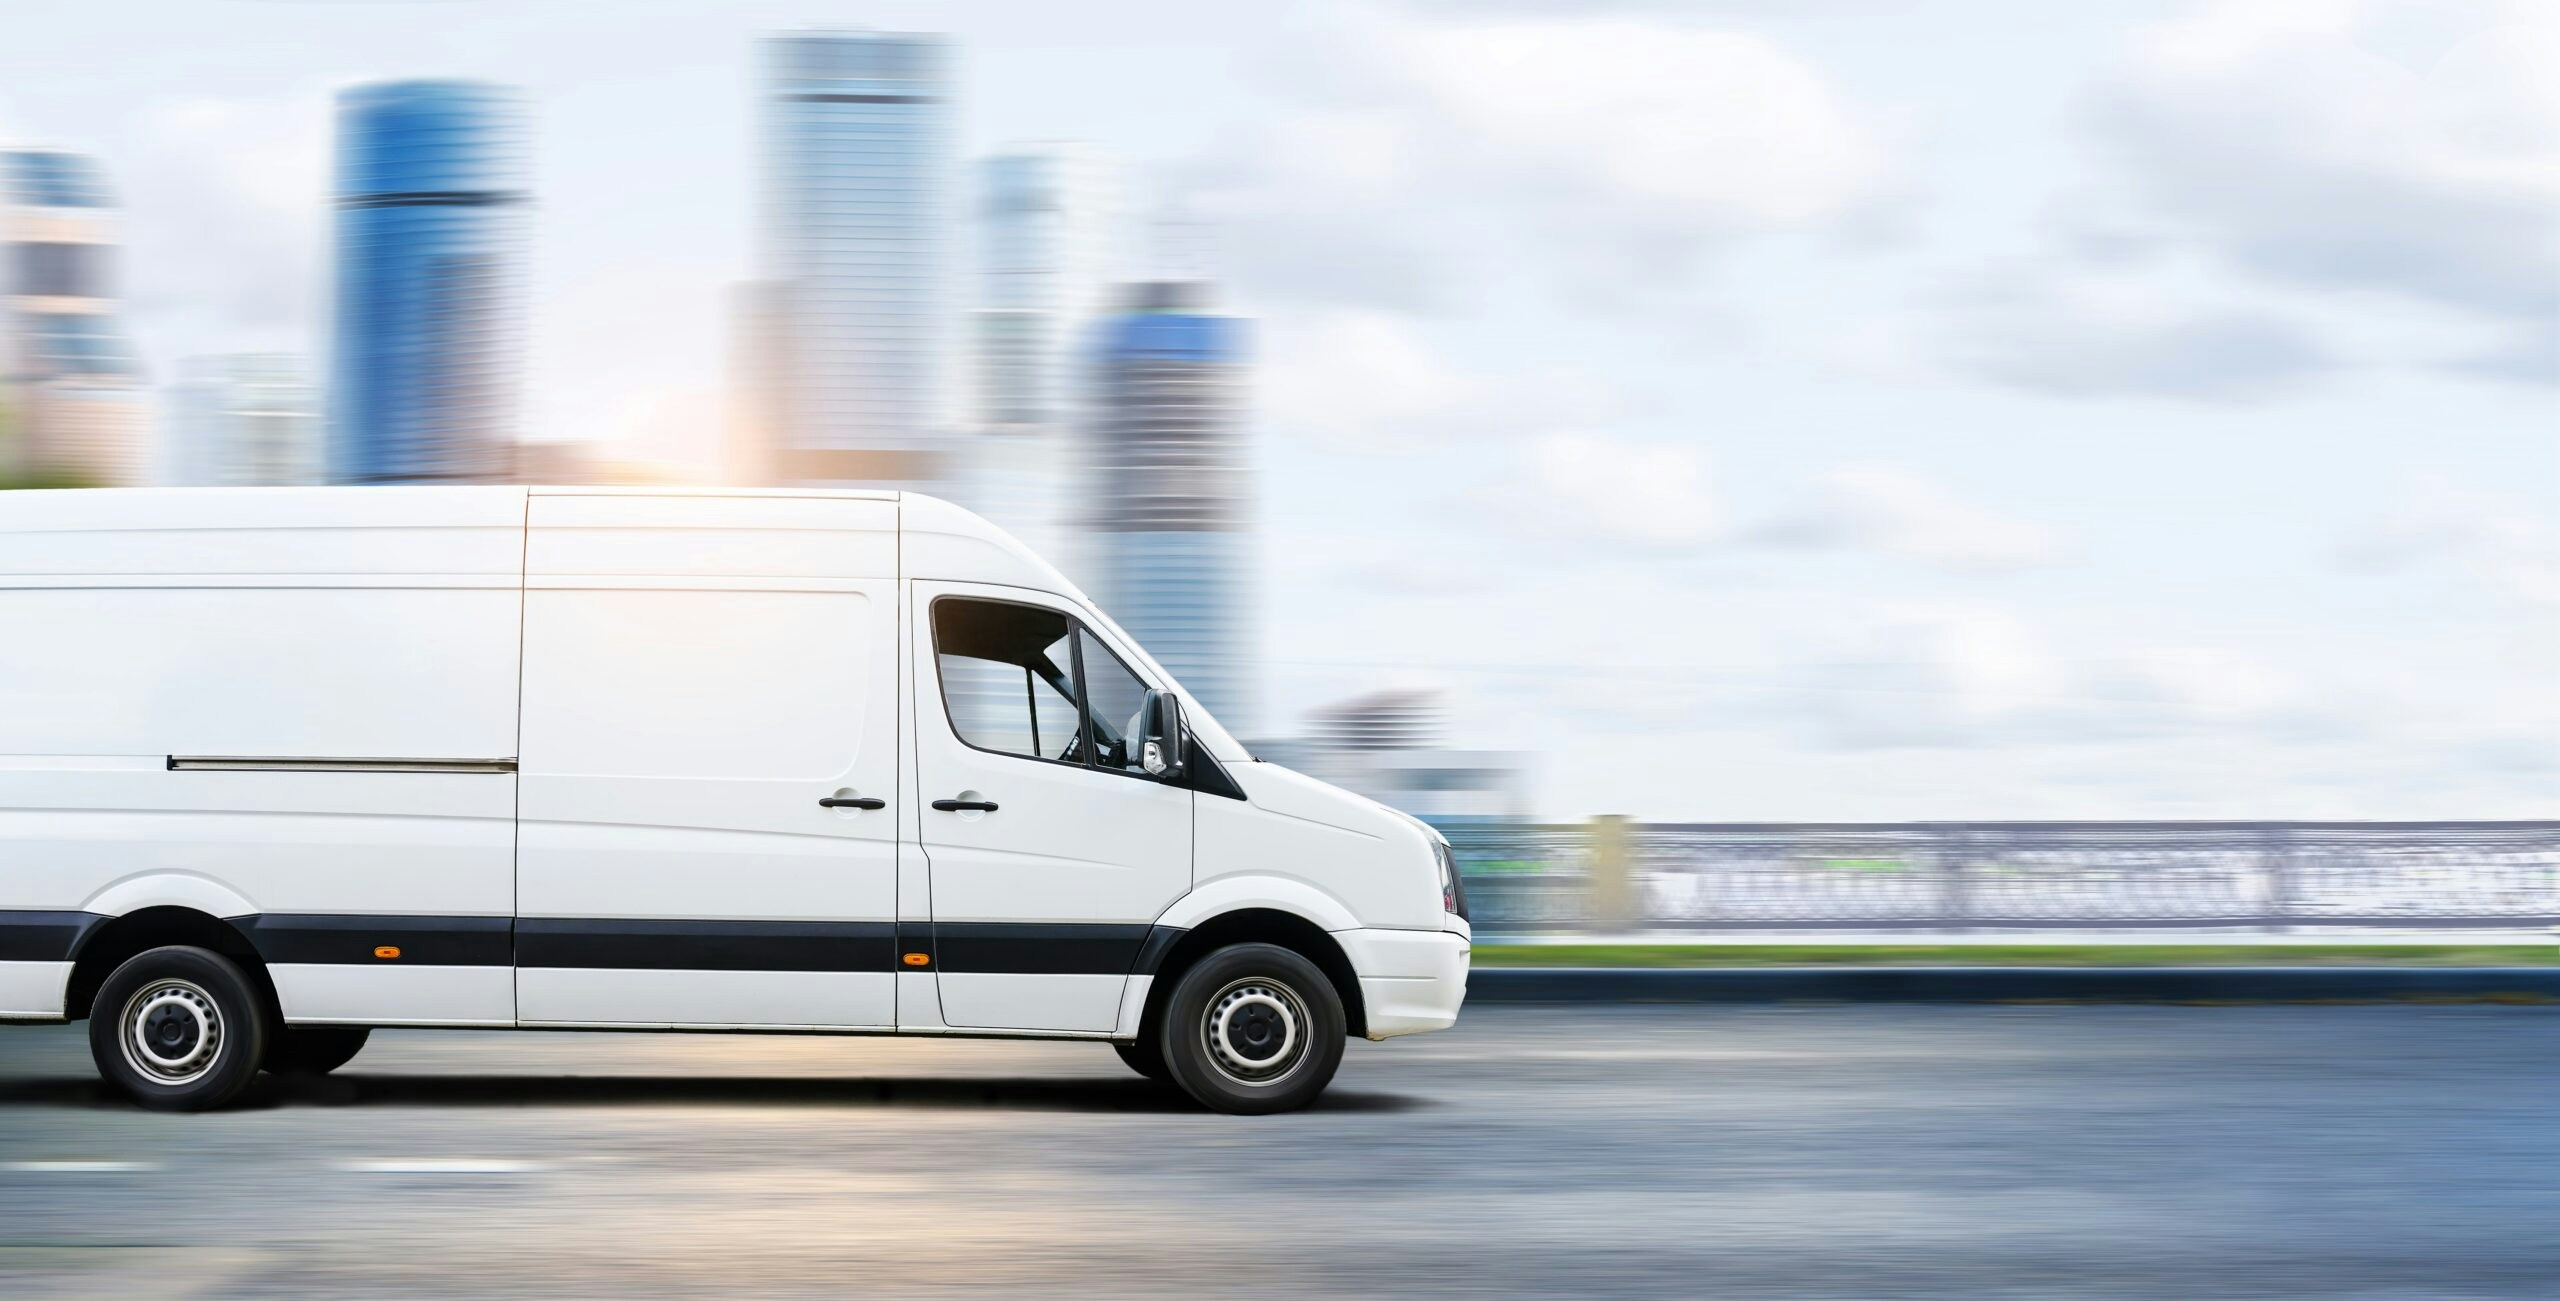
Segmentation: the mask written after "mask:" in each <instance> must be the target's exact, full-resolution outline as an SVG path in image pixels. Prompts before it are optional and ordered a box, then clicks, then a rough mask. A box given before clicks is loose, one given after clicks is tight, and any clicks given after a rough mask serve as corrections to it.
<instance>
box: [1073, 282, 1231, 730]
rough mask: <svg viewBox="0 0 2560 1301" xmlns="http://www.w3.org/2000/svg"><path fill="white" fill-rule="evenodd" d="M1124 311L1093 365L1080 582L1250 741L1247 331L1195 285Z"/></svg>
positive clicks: (1131, 302)
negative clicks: (1084, 557)
mask: <svg viewBox="0 0 2560 1301" xmlns="http://www.w3.org/2000/svg"><path fill="white" fill-rule="evenodd" d="M1124 302H1125V304H1126V306H1125V310H1123V311H1122V312H1120V313H1119V314H1118V315H1115V316H1113V317H1111V318H1109V319H1108V320H1106V321H1105V322H1104V323H1103V324H1102V326H1101V330H1100V338H1099V340H1098V342H1097V345H1096V347H1095V350H1094V352H1093V354H1092V357H1093V365H1094V368H1095V369H1094V379H1093V384H1094V388H1093V409H1092V413H1091V421H1092V426H1091V429H1090V432H1089V435H1088V438H1087V446H1088V449H1089V451H1090V456H1089V459H1088V463H1087V465H1086V468H1085V472H1084V476H1083V480H1084V491H1083V492H1082V493H1081V494H1080V503H1081V509H1082V510H1083V511H1084V512H1086V513H1084V514H1083V515H1081V516H1080V522H1081V523H1082V525H1083V527H1084V530H1085V532H1086V538H1085V546H1086V549H1087V552H1088V557H1089V558H1088V562H1087V564H1086V566H1085V569H1086V572H1085V573H1084V574H1082V575H1079V577H1081V578H1083V579H1084V580H1085V584H1086V586H1087V588H1088V590H1090V591H1091V592H1092V594H1093V596H1094V599H1095V600H1097V601H1099V602H1100V603H1101V605H1102V608H1103V610H1104V611H1106V612H1107V613H1109V614H1110V615H1111V617H1112V618H1113V619H1115V620H1117V621H1118V622H1119V623H1120V625H1121V626H1122V627H1125V628H1127V629H1128V630H1129V632H1130V634H1131V635H1133V636H1135V637H1136V638H1137V639H1138V643H1139V644H1140V645H1142V646H1144V647H1146V648H1147V650H1148V653H1150V654H1152V655H1154V656H1155V657H1156V659H1157V660H1158V661H1160V662H1161V663H1163V665H1164V666H1165V667H1166V668H1167V669H1169V670H1171V671H1172V673H1173V675H1174V676H1175V677H1176V678H1178V679H1180V680H1181V682H1182V684H1183V686H1185V687H1187V688H1189V689H1190V690H1191V692H1192V694H1193V695H1195V696H1197V697H1199V699H1200V702H1201V703H1202V704H1204V705H1206V706H1208V708H1209V712H1211V713H1213V714H1215V715H1217V717H1218V721H1219V722H1221V723H1223V724H1225V725H1226V727H1227V730H1229V731H1230V732H1234V733H1237V734H1240V735H1241V734H1249V733H1250V732H1251V731H1252V729H1253V726H1254V723H1255V720H1256V715H1255V709H1256V706H1257V704H1258V701H1257V696H1258V688H1259V686H1260V683H1261V668H1262V665H1261V655H1260V643H1259V638H1258V636H1257V631H1258V630H1257V629H1256V627H1255V618H1254V613H1255V603H1256V597H1257V593H1256V591H1255V589H1254V583H1253V561H1254V558H1253V556H1252V554H1251V549H1250V548H1251V543H1252V532H1251V529H1252V524H1253V500H1252V497H1253V493H1252V478H1251V476H1252V469H1251V466H1250V465H1249V464H1248V458H1247V449H1246V446H1245V430H1246V425H1245V405H1244V399H1245V391H1244V379H1245V323H1244V322H1243V321H1241V320H1239V319H1237V318H1235V317H1232V316H1223V315H1219V314H1217V313H1215V312H1213V311H1212V310H1210V291H1209V286H1208V285H1207V284H1206V283H1205V282H1202V281H1151V282H1147V283H1143V284H1136V285H1131V286H1128V287H1127V288H1126V290H1125V294H1124Z"/></svg>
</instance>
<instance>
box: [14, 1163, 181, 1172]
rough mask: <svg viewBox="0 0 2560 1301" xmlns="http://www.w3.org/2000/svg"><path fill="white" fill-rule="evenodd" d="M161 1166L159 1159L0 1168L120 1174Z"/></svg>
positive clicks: (22, 1170)
mask: <svg viewBox="0 0 2560 1301" xmlns="http://www.w3.org/2000/svg"><path fill="white" fill-rule="evenodd" d="M159 1168H160V1163H159V1162H157V1161H10V1162H7V1163H5V1164H0V1170H13V1171H18V1172H21V1173H25V1174H63V1175H120V1174H133V1173H137V1172H139V1171H144V1170H157V1169H159Z"/></svg>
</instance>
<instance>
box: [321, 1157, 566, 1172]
mask: <svg viewBox="0 0 2560 1301" xmlns="http://www.w3.org/2000/svg"><path fill="white" fill-rule="evenodd" d="M337 1164H338V1168H339V1169H341V1170H346V1171H351V1172H353V1173H355V1174H360V1175H526V1174H537V1173H540V1172H541V1171H543V1170H546V1169H548V1168H549V1167H547V1166H545V1165H543V1164H542V1163H541V1162H539V1161H469V1160H451V1159H439V1158H421V1159H416V1160H405V1161H340V1162H338V1163H337Z"/></svg>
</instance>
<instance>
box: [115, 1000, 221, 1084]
mask: <svg viewBox="0 0 2560 1301" xmlns="http://www.w3.org/2000/svg"><path fill="white" fill-rule="evenodd" d="M123 1022H124V1034H123V1035H122V1039H123V1042H124V1059H125V1062H126V1063H127V1064H128V1065H130V1066H132V1067H133V1069H134V1070H136V1071H138V1072H140V1073H141V1074H142V1076H143V1077H144V1078H146V1079H149V1080H153V1081H156V1082H158V1083H162V1084H186V1083H189V1082H190V1081H193V1080H196V1079H198V1078H200V1077H202V1076H203V1075H204V1073H205V1072H207V1071H209V1070H212V1069H213V1064H214V1062H215V1061H217V1060H218V1059H220V1057H221V1055H222V1012H221V1010H220V1009H219V1008H216V1007H215V1006H214V1002H213V996H212V995H210V994H207V993H206V992H205V991H204V990H203V988H202V987H200V986H198V985H196V984H195V983H194V982H192V981H185V980H162V981H156V982H154V983H152V984H149V985H145V986H143V987H142V989H141V990H139V991H138V992H136V993H135V994H134V996H133V997H132V998H130V999H128V1000H126V1002H125V1012H124V1017H123Z"/></svg>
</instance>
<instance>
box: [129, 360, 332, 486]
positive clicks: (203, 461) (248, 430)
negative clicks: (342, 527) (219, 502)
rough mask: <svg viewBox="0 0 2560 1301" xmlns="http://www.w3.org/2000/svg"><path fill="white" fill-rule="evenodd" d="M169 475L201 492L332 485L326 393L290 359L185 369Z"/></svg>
mask: <svg viewBox="0 0 2560 1301" xmlns="http://www.w3.org/2000/svg"><path fill="white" fill-rule="evenodd" d="M168 416H169V426H168V432H169V436H168V439H167V442H166V447H165V456H166V472H167V477H168V478H169V479H170V480H171V481H172V482H175V483H179V484H185V485H189V486H195V487H282V486H291V485H301V484H315V483H324V482H327V476H328V449H327V446H326V444H325V442H324V441H323V439H322V437H321V429H320V403H319V395H318V393H317V392H316V391H315V390H314V389H313V387H312V384H311V372H310V368H309V367H308V366H307V365H306V364H305V363H304V361H303V359H302V358H300V357H297V356H294V355H292V354H290V353H270V352H253V353H233V354H229V355H224V356H213V357H189V358H187V359H186V360H184V361H182V362H179V363H178V382H177V384H176V385H174V386H173V387H172V388H171V389H170V391H169V406H168Z"/></svg>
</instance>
